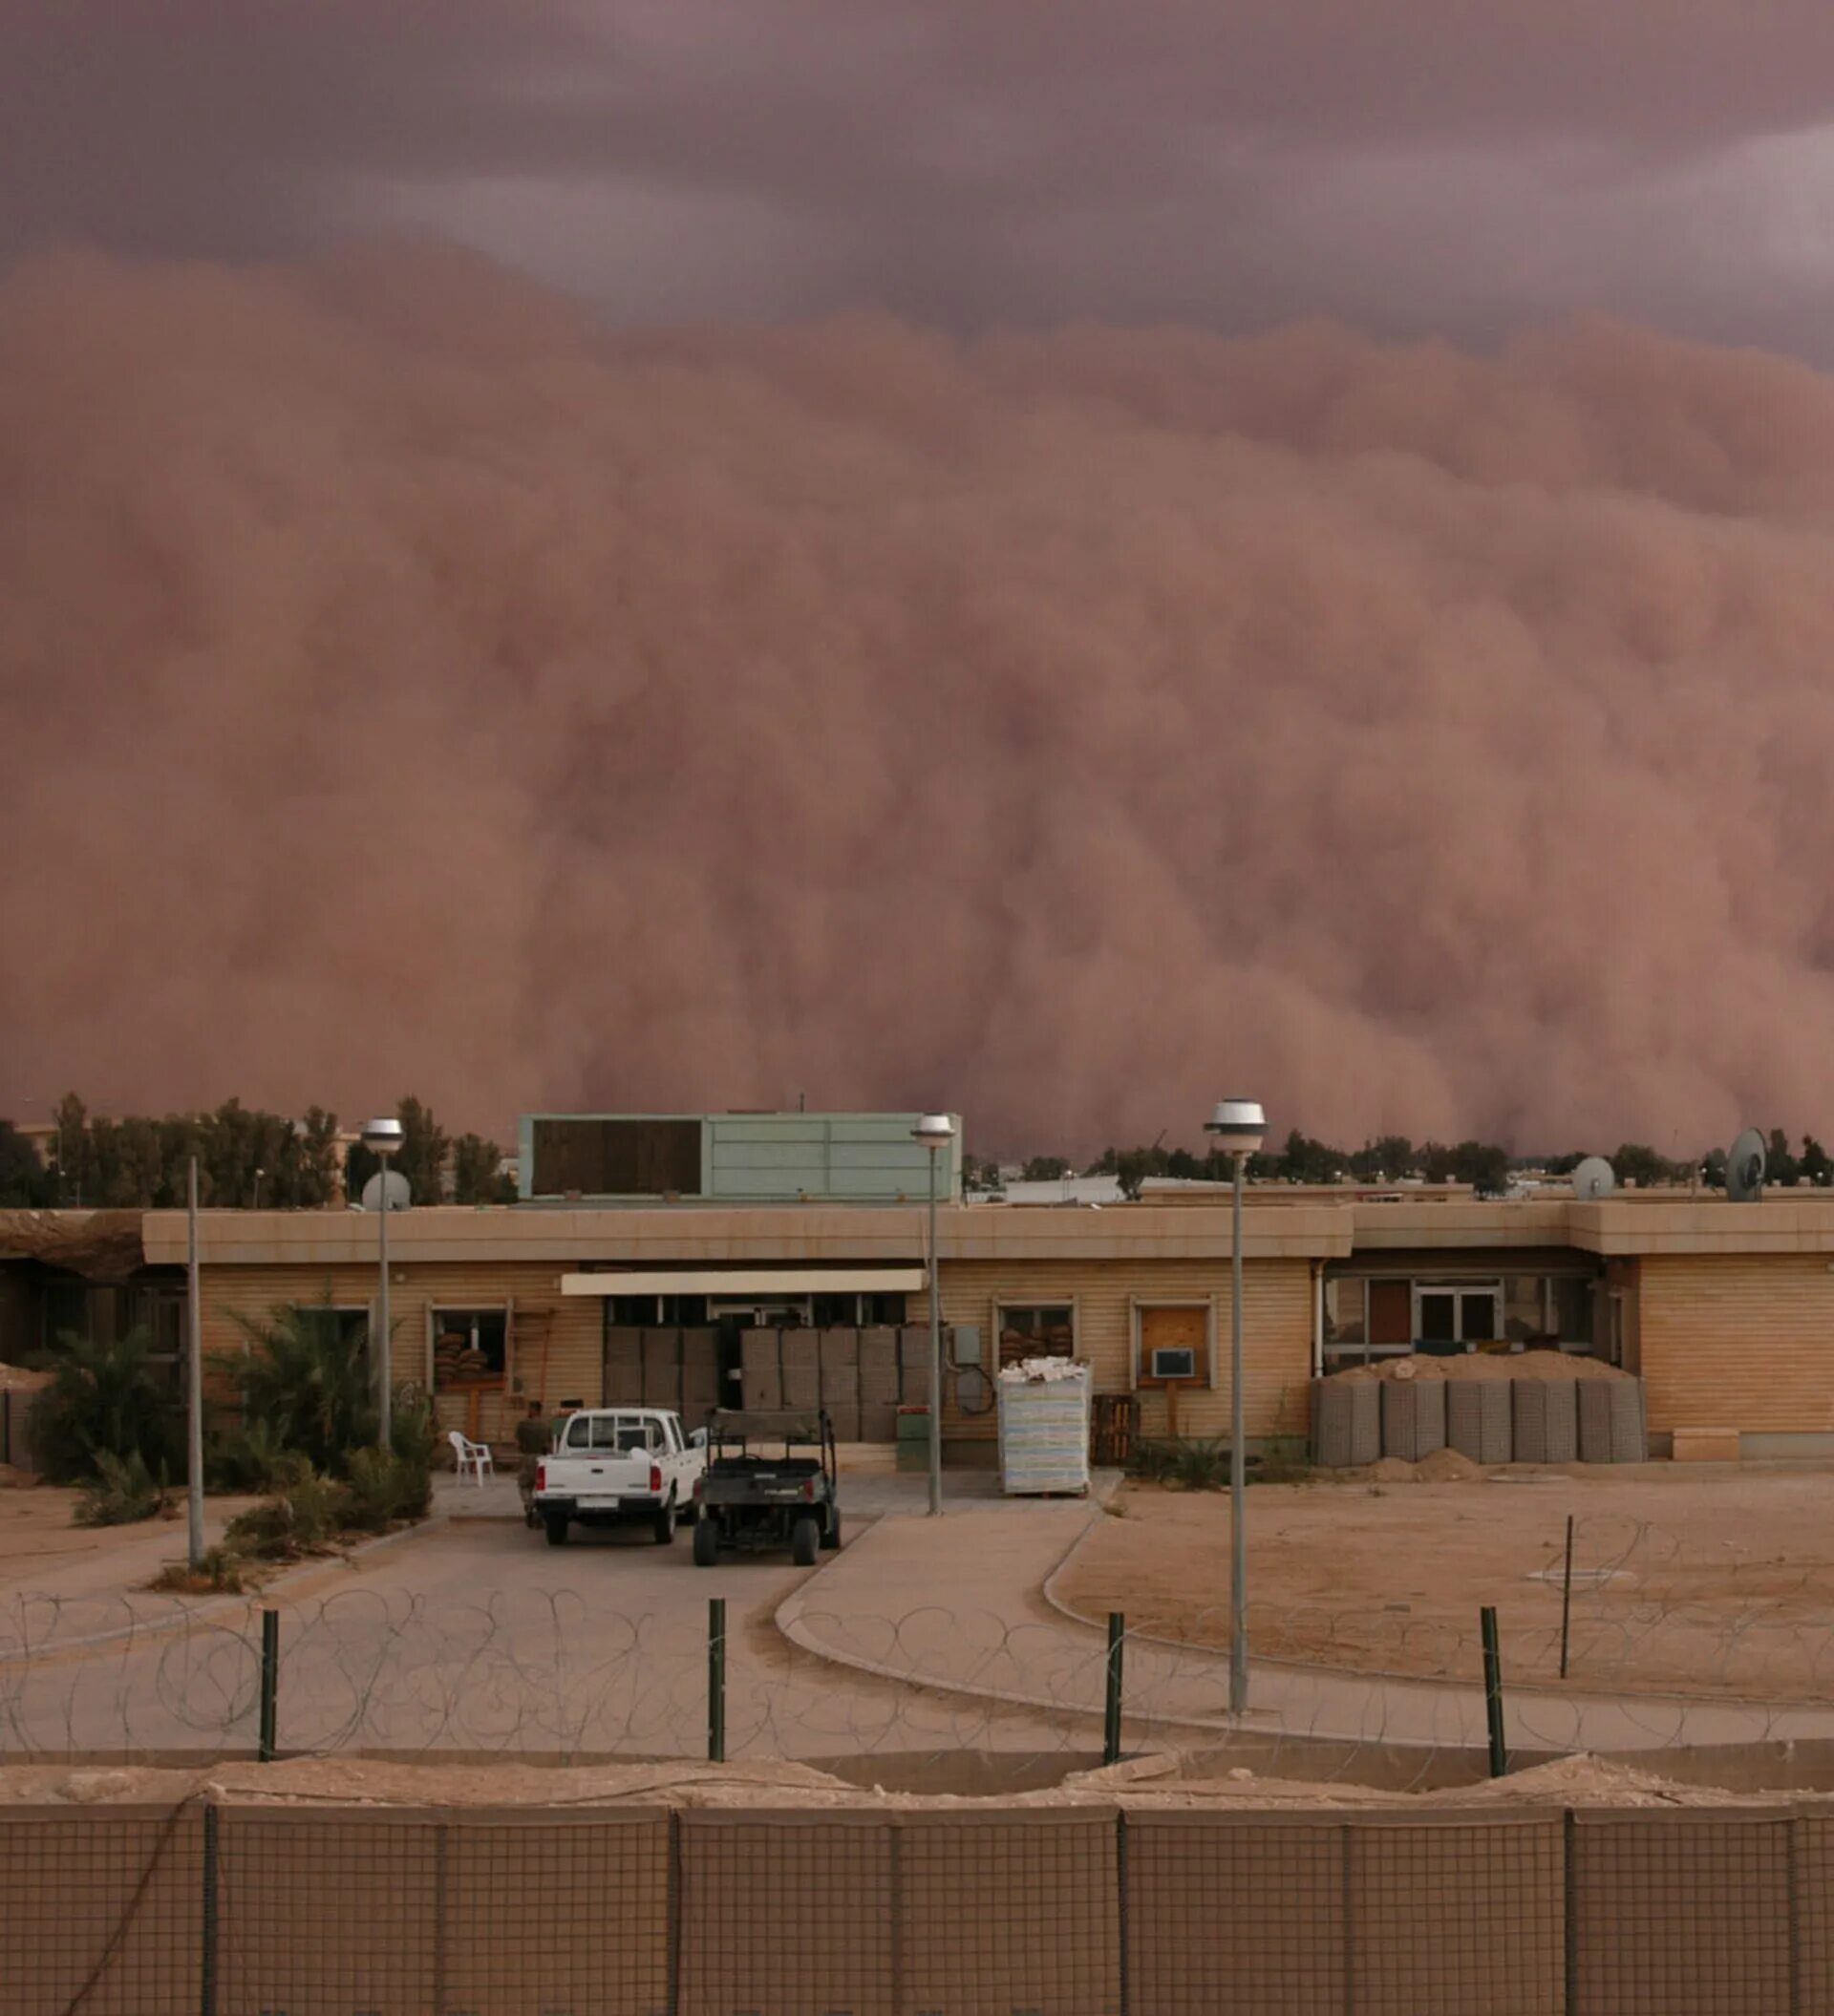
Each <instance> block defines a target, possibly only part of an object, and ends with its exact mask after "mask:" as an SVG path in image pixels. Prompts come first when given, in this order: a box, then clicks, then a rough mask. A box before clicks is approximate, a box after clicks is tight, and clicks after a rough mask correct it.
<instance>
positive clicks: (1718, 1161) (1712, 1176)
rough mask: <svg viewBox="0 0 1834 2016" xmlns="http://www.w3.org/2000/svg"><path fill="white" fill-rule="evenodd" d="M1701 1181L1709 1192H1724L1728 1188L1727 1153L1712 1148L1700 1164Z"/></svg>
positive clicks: (1721, 1149) (1720, 1149)
mask: <svg viewBox="0 0 1834 2016" xmlns="http://www.w3.org/2000/svg"><path fill="white" fill-rule="evenodd" d="M1700 1180H1701V1181H1702V1182H1703V1183H1705V1184H1706V1186H1707V1188H1708V1189H1709V1190H1723V1189H1724V1188H1725V1187H1726V1151H1725V1150H1724V1149H1723V1148H1710V1149H1708V1151H1707V1153H1706V1155H1705V1157H1703V1158H1702V1160H1701V1163H1700Z"/></svg>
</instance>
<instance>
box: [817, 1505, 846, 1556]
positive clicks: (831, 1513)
mask: <svg viewBox="0 0 1834 2016" xmlns="http://www.w3.org/2000/svg"><path fill="white" fill-rule="evenodd" d="M821 1544H822V1546H824V1547H826V1548H827V1549H828V1550H829V1551H830V1552H832V1551H833V1550H834V1549H835V1548H836V1547H838V1546H840V1544H841V1508H840V1506H839V1505H830V1506H829V1507H828V1530H827V1531H826V1532H825V1533H824V1534H823V1535H822V1536H821Z"/></svg>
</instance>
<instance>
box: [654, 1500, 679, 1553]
mask: <svg viewBox="0 0 1834 2016" xmlns="http://www.w3.org/2000/svg"><path fill="white" fill-rule="evenodd" d="M650 1531H651V1532H652V1533H653V1534H654V1535H655V1537H656V1545H657V1546H658V1547H669V1546H672V1545H673V1544H674V1539H675V1501H674V1499H673V1498H671V1499H670V1500H669V1502H668V1503H667V1504H666V1505H665V1506H664V1507H663V1508H662V1510H661V1511H660V1512H659V1513H657V1514H656V1517H655V1518H654V1520H653V1521H652V1523H651V1526H650Z"/></svg>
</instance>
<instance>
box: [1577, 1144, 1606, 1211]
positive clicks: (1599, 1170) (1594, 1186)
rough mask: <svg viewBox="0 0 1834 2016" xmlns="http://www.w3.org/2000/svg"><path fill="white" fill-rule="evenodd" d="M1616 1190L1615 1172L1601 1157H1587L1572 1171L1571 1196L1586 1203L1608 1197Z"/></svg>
mask: <svg viewBox="0 0 1834 2016" xmlns="http://www.w3.org/2000/svg"><path fill="white" fill-rule="evenodd" d="M1616 1188H1617V1172H1616V1170H1614V1169H1613V1168H1612V1167H1611V1165H1610V1163H1609V1162H1608V1161H1607V1160H1606V1159H1605V1157H1603V1156H1602V1155H1589V1156H1588V1157H1586V1159H1585V1160H1584V1161H1583V1162H1581V1163H1579V1164H1578V1166H1577V1167H1576V1168H1575V1169H1574V1171H1573V1195H1574V1196H1575V1197H1576V1198H1579V1199H1583V1200H1584V1201H1585V1202H1587V1203H1596V1202H1597V1201H1598V1199H1600V1198H1602V1197H1610V1194H1611V1192H1612V1191H1613V1190H1615V1189H1616Z"/></svg>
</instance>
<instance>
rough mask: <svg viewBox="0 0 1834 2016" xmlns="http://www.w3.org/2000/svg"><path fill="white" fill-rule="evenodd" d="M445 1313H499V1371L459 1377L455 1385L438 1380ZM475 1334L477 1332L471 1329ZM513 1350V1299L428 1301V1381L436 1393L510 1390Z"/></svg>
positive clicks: (458, 1314) (514, 1331)
mask: <svg viewBox="0 0 1834 2016" xmlns="http://www.w3.org/2000/svg"><path fill="white" fill-rule="evenodd" d="M444 1316H474V1317H475V1316H501V1318H502V1319H503V1363H502V1368H501V1370H499V1371H495V1372H489V1373H487V1374H486V1375H485V1376H484V1377H483V1378H481V1379H461V1380H460V1381H459V1382H458V1384H457V1385H456V1386H442V1385H441V1384H440V1383H439V1360H438V1349H439V1340H440V1338H441V1337H442V1336H444V1335H445V1330H444V1328H443V1326H441V1323H440V1318H441V1317H444ZM472 1334H473V1336H474V1337H475V1336H476V1334H477V1332H476V1330H475V1329H474V1330H473V1332H472ZM515 1354H516V1305H515V1304H514V1303H513V1302H466V1303H458V1302H434V1301H431V1300H430V1301H429V1302H428V1304H427V1385H428V1389H429V1390H430V1391H432V1392H436V1393H471V1392H492V1391H495V1390H497V1389H498V1388H500V1387H501V1389H502V1390H504V1391H505V1392H507V1391H508V1390H509V1382H510V1377H511V1374H512V1373H513V1371H514V1369H515Z"/></svg>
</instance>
